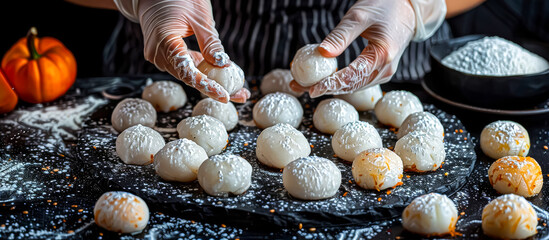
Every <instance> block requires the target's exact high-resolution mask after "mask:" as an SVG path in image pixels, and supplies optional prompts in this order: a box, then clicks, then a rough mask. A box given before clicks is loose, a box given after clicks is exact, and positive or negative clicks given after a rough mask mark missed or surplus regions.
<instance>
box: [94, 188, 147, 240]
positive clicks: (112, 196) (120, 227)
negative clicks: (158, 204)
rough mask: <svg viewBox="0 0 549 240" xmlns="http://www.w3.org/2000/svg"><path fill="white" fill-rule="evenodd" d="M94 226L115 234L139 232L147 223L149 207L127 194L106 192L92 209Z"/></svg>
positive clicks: (137, 198) (139, 199) (141, 200)
mask: <svg viewBox="0 0 549 240" xmlns="http://www.w3.org/2000/svg"><path fill="white" fill-rule="evenodd" d="M93 216H94V220H95V224H97V225H98V226H100V227H102V228H104V229H107V230H109V231H112V232H117V233H133V232H140V231H142V230H143V229H145V227H146V226H147V223H148V222H149V207H147V204H146V203H145V201H143V199H141V198H140V197H138V196H135V195H133V194H131V193H127V192H106V193H104V194H103V195H101V197H99V199H98V200H97V202H96V203H95V207H94V208H93Z"/></svg>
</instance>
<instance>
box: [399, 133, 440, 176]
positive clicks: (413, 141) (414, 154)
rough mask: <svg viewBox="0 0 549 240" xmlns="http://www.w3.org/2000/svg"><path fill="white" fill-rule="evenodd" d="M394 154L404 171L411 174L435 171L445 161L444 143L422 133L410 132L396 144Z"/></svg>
mask: <svg viewBox="0 0 549 240" xmlns="http://www.w3.org/2000/svg"><path fill="white" fill-rule="evenodd" d="M395 153H396V154H397V155H398V156H399V157H400V159H402V164H403V165H404V169H407V170H410V171H413V172H427V171H435V170H437V169H438V168H439V167H440V166H441V165H442V162H444V159H446V152H445V151H444V143H443V142H442V141H441V140H440V139H439V138H437V137H435V136H431V135H427V134H425V133H423V132H411V133H409V134H406V136H404V137H402V138H401V139H399V140H398V141H397V142H396V145H395Z"/></svg>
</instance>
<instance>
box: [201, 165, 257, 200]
mask: <svg viewBox="0 0 549 240" xmlns="http://www.w3.org/2000/svg"><path fill="white" fill-rule="evenodd" d="M198 183H200V186H201V187H202V189H204V191H205V192H206V193H208V194H209V195H212V196H216V197H227V196H229V194H234V195H239V194H242V193H244V192H245V191H246V190H248V188H249V187H250V185H251V184H252V165H250V163H249V162H248V161H246V160H244V158H241V157H239V156H236V155H215V156H211V157H210V158H209V159H207V160H206V161H204V162H203V163H202V165H200V168H198Z"/></svg>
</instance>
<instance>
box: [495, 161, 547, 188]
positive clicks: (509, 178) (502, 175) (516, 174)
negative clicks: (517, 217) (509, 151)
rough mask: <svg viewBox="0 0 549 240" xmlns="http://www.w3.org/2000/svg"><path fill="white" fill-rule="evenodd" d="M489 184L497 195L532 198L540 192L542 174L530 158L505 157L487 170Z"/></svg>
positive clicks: (537, 165) (536, 163)
mask: <svg viewBox="0 0 549 240" xmlns="http://www.w3.org/2000/svg"><path fill="white" fill-rule="evenodd" d="M488 178H489V179H490V184H492V187H494V189H495V190H496V191H498V193H502V194H506V193H514V194H517V195H520V196H523V197H532V196H535V195H537V194H538V193H539V192H540V191H541V187H542V186H543V174H542V172H541V167H540V166H539V164H538V162H536V160H535V159H533V158H531V157H518V156H507V157H503V158H500V159H498V160H497V161H495V162H493V163H492V165H491V166H490V169H488Z"/></svg>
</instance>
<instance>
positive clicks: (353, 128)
mask: <svg viewBox="0 0 549 240" xmlns="http://www.w3.org/2000/svg"><path fill="white" fill-rule="evenodd" d="M381 147H383V143H382V141H381V137H380V136H379V133H378V132H377V130H376V129H375V128H374V127H373V126H372V125H370V124H369V123H367V122H362V121H355V122H350V123H347V124H345V125H343V127H341V128H340V129H338V130H337V131H336V132H335V134H334V136H333V137H332V148H333V150H334V152H335V154H336V155H337V156H338V157H339V158H341V159H343V160H345V161H349V162H352V161H353V160H355V157H356V156H358V154H359V153H361V152H362V151H364V150H367V149H370V148H381Z"/></svg>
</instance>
